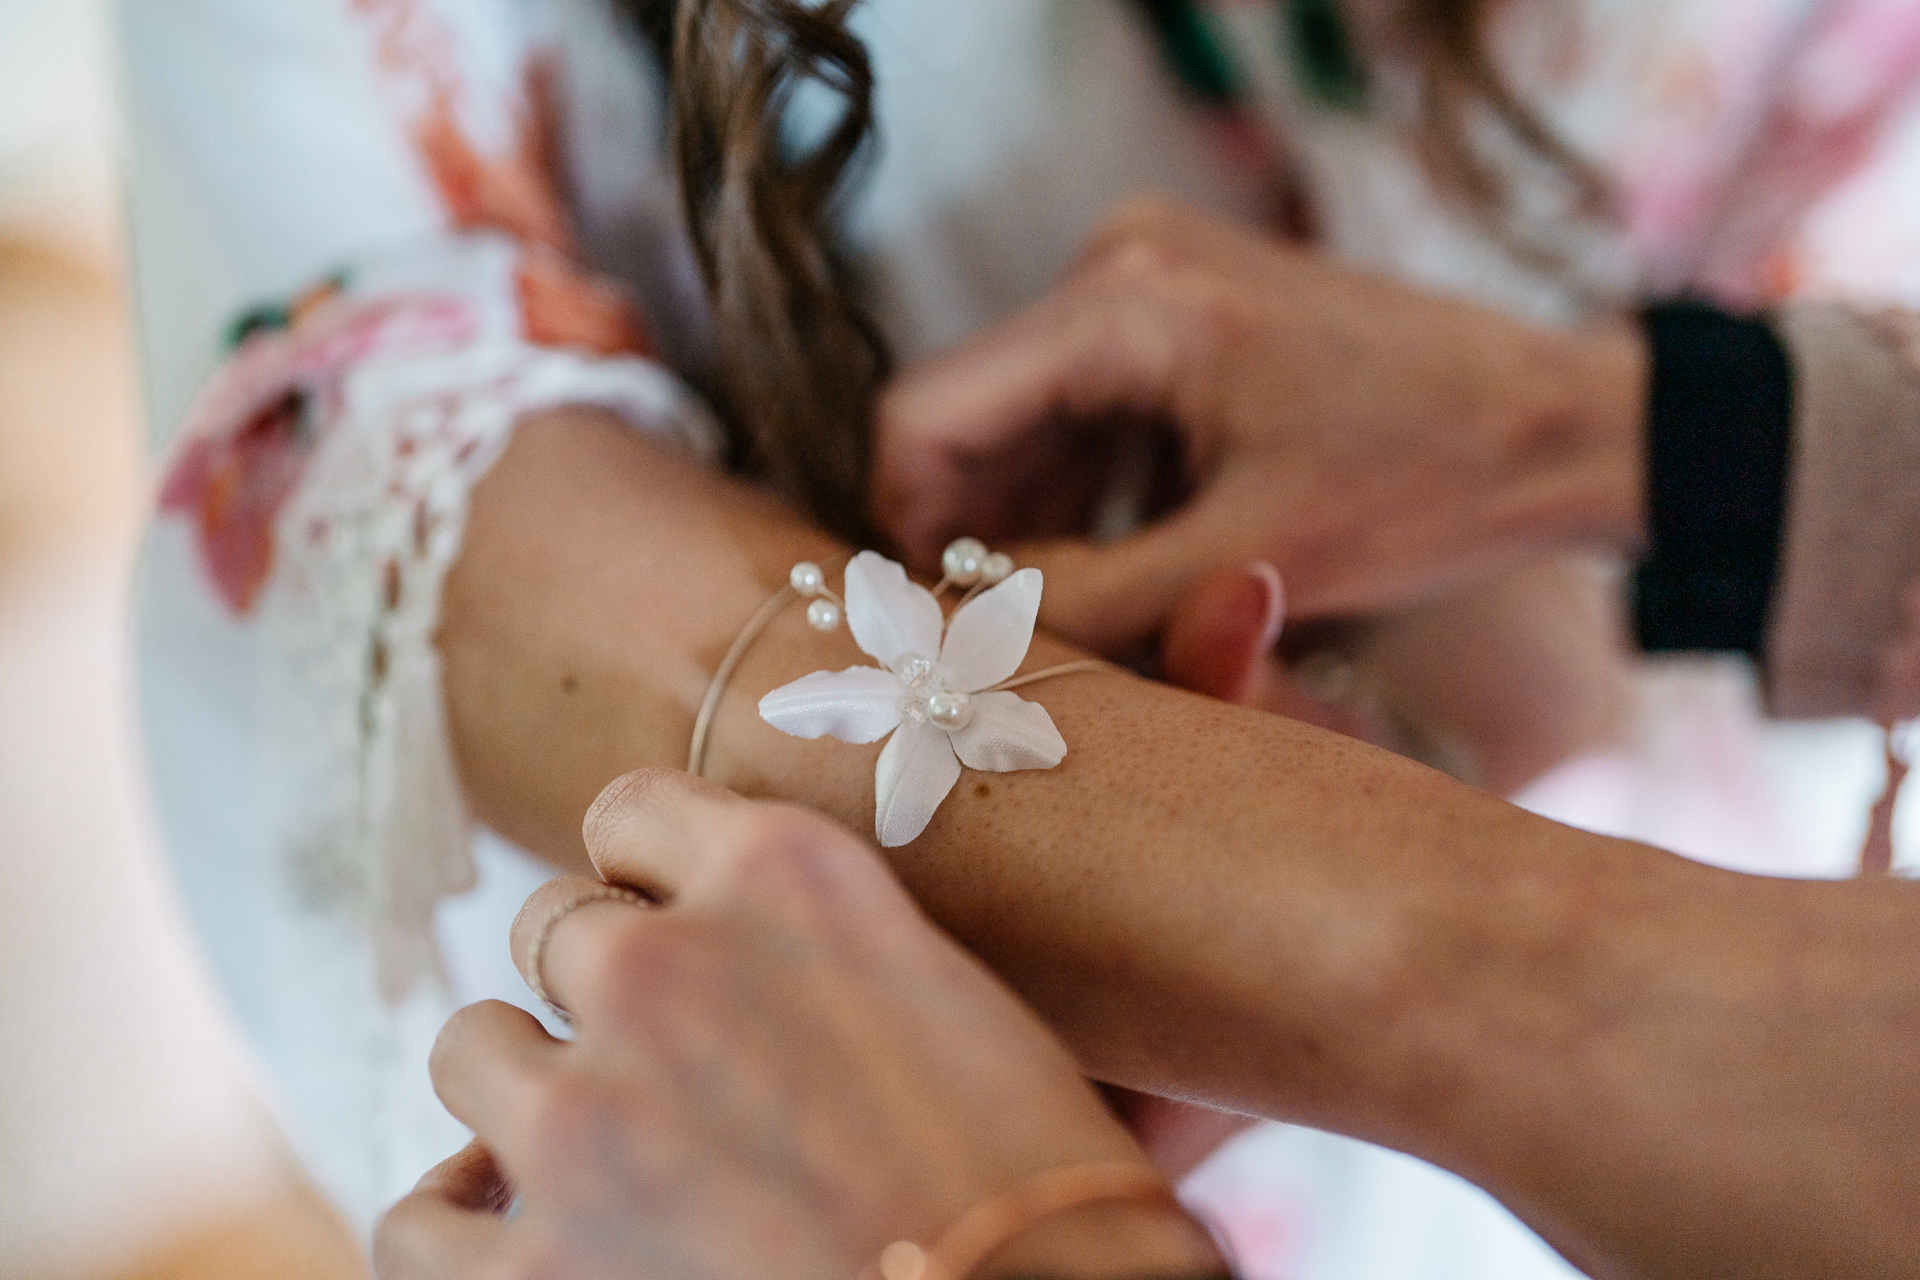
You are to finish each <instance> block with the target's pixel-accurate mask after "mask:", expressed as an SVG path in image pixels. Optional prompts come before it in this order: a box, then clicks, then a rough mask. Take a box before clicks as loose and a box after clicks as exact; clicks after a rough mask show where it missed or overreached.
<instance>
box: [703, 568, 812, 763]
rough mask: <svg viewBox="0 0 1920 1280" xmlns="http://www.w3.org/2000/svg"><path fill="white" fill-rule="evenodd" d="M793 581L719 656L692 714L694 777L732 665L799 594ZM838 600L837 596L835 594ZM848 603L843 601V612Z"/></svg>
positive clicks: (763, 606) (767, 602)
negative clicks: (703, 693)
mask: <svg viewBox="0 0 1920 1280" xmlns="http://www.w3.org/2000/svg"><path fill="white" fill-rule="evenodd" d="M799 595H800V593H799V592H798V591H795V590H794V589H793V587H792V585H791V584H789V585H787V586H783V587H781V588H780V589H779V590H778V591H776V592H774V593H773V594H772V595H770V596H768V597H767V598H766V600H765V601H764V602H762V604H761V605H760V607H759V608H758V609H756V610H754V613H753V616H752V617H751V618H748V619H747V625H746V626H744V627H742V628H740V634H739V635H737V636H735V637H734V639H733V647H732V648H731V649H728V650H727V656H726V657H724V658H722V659H720V665H719V666H718V667H717V668H715V670H714V673H713V679H712V680H711V681H709V682H708V684H707V696H706V697H704V698H702V699H701V700H700V714H699V715H697V716H695V717H694V718H693V745H692V746H691V747H690V748H689V749H688V751H687V772H688V773H690V774H692V775H693V776H694V777H696V778H698V777H702V776H704V774H703V772H702V771H703V770H704V769H705V768H706V764H707V731H708V730H709V729H710V728H712V727H713V712H714V708H715V707H718V706H719V705H720V695H721V694H722V693H724V692H725V691H726V688H727V680H728V679H729V678H730V677H731V676H732V675H733V669H734V668H735V667H737V666H739V665H740V659H741V658H742V657H744V656H745V655H746V652H747V647H748V646H749V645H751V644H752V643H753V642H754V641H755V640H757V639H759V638H760V633H761V632H762V631H765V630H766V629H767V624H768V623H769V622H772V621H773V619H774V616H775V615H776V614H778V613H779V612H780V610H781V609H782V608H784V607H785V606H786V603H787V601H789V600H794V599H798V598H799ZM835 602H836V603H838V600H837V598H836V601H835ZM845 611H846V606H845V605H841V612H843V613H844V612H845Z"/></svg>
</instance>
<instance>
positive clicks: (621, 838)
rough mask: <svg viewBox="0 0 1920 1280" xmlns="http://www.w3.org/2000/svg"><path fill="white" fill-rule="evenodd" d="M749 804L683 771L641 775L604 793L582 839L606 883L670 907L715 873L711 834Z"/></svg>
mask: <svg viewBox="0 0 1920 1280" xmlns="http://www.w3.org/2000/svg"><path fill="white" fill-rule="evenodd" d="M746 803H747V802H746V801H744V800H742V799H741V798H740V797H739V796H737V795H735V794H734V793H733V792H731V791H729V790H727V789H726V788H725V787H723V786H721V785H719V784H718V783H715V782H709V781H707V780H706V779H705V778H696V777H694V776H693V775H692V774H690V773H682V772H681V771H680V770H678V769H636V770H634V771H633V772H632V773H629V774H626V775H625V776H624V777H620V778H617V779H615V780H614V781H613V782H612V783H611V784H610V785H609V786H608V787H607V788H606V790H604V791H602V792H601V793H600V795H599V798H598V799H596V800H595V801H594V802H593V807H592V808H590V809H588V810H587V820H586V822H585V824H584V825H583V826H582V828H581V834H582V835H583V836H584V837H585V838H586V844H587V856H588V857H589V858H591V859H592V860H593V865H594V869H595V870H596V871H598V872H599V873H600V874H601V875H602V876H603V877H604V878H605V879H606V881H607V883H609V884H617V885H624V886H626V887H628V888H630V889H638V890H640V891H641V892H642V893H645V894H647V895H648V896H650V897H652V898H655V899H657V900H659V901H661V902H672V901H673V900H674V899H675V898H676V897H678V896H680V894H682V893H684V892H685V891H686V888H687V885H688V883H689V882H690V881H692V880H693V879H695V878H696V877H698V876H699V875H700V874H701V873H702V872H703V871H704V870H706V869H707V868H708V867H709V866H710V865H711V859H712V855H713V853H714V851H715V843H714V840H713V839H712V837H713V835H714V833H715V832H716V831H717V830H718V829H720V828H721V827H722V826H724V825H725V823H724V820H725V819H726V818H727V817H729V816H731V815H734V814H737V813H738V812H739V811H740V810H741V808H742V807H743V806H745V805H746Z"/></svg>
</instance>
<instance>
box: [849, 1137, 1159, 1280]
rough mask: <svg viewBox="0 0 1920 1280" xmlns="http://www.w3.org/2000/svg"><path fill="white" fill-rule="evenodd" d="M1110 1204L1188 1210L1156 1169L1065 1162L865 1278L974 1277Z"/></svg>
mask: <svg viewBox="0 0 1920 1280" xmlns="http://www.w3.org/2000/svg"><path fill="white" fill-rule="evenodd" d="M1103 1201H1132V1202H1135V1203H1138V1204H1142V1205H1146V1206H1149V1207H1153V1208H1160V1209H1171V1210H1173V1211H1175V1212H1178V1213H1182V1214H1184V1213H1185V1210H1184V1209H1183V1208H1182V1207H1181V1205H1180V1201H1179V1199H1178V1198H1177V1197H1176V1196H1175V1195H1174V1193H1173V1188H1172V1187H1170V1186H1168V1185H1167V1182H1166V1179H1164V1178H1162V1177H1161V1176H1160V1174H1159V1173H1158V1172H1157V1171H1156V1170H1155V1169H1153V1167H1152V1166H1150V1165H1145V1164H1140V1163H1137V1162H1133V1161H1123V1160H1102V1161H1095V1162H1091V1163H1087V1164H1073V1165H1065V1166H1062V1167H1060V1168H1057V1169H1049V1170H1047V1171H1046V1172H1045V1173H1042V1174H1040V1175H1039V1176H1037V1177H1035V1178H1032V1179H1030V1180H1029V1181H1027V1182H1024V1183H1022V1184H1020V1185H1019V1186H1016V1187H1013V1188H1012V1189H1010V1190H1007V1191H1003V1192H1000V1193H999V1194H998V1195H994V1196H990V1197H988V1198H987V1199H985V1200H982V1201H980V1202H979V1203H978V1204H975V1205H973V1206H972V1207H971V1208H969V1209H967V1210H966V1211H965V1212H964V1213H962V1214H961V1215H960V1216H959V1217H958V1218H956V1219H954V1222H953V1225H952V1226H950V1227H948V1228H947V1230H946V1233H945V1234H944V1235H942V1236H941V1237H940V1239H939V1242H938V1243H937V1244H935V1245H933V1246H932V1247H931V1248H929V1247H925V1246H922V1245H919V1244H916V1243H914V1242H913V1241H911V1240H896V1241H894V1242H893V1243H892V1244H890V1245H888V1246H887V1247H886V1248H885V1249H882V1250H881V1251H880V1256H879V1257H878V1258H877V1259H875V1260H874V1261H873V1262H872V1263H871V1264H869V1265H868V1266H867V1268H866V1269H865V1270H864V1271H863V1272H862V1273H861V1277H860V1280H968V1277H970V1276H972V1275H973V1274H974V1272H975V1271H976V1270H978V1269H979V1267H980V1265H981V1264H982V1263H984V1262H986V1261H987V1260H988V1259H989V1258H991V1257H992V1256H993V1255H994V1254H996V1253H998V1252H999V1251H1000V1250H1001V1249H1002V1248H1004V1247H1006V1246H1007V1245H1008V1244H1011V1243H1012V1242H1013V1240H1014V1239H1015V1238H1016V1237H1018V1236H1020V1235H1022V1234H1024V1233H1025V1232H1026V1231H1027V1230H1029V1229H1030V1228H1032V1227H1034V1226H1035V1225H1037V1224H1038V1223H1040V1222H1042V1221H1044V1220H1045V1219H1047V1218H1051V1217H1053V1216H1054V1215H1055V1214H1059V1213H1065V1212H1067V1211H1068V1210H1070V1209H1078V1208H1081V1207H1083V1206H1085V1205H1089V1204H1099V1203H1101V1202H1103Z"/></svg>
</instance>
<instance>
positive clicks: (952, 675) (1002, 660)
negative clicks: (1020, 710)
mask: <svg viewBox="0 0 1920 1280" xmlns="http://www.w3.org/2000/svg"><path fill="white" fill-rule="evenodd" d="M1040 585H1041V582H1040V571H1039V570H1038V569H1022V570H1020V572H1018V573H1016V574H1014V575H1013V576H1012V577H1010V578H1008V579H1007V580H1006V581H1005V582H1003V583H1001V584H1000V585H999V586H997V587H992V588H989V589H988V590H986V591H983V592H981V593H980V594H979V595H977V596H975V597H974V598H973V599H971V600H969V601H967V603H966V604H965V605H964V606H963V607H962V608H961V609H960V611H959V612H958V613H956V614H954V615H953V621H952V622H951V623H949V624H948V625H947V642H946V644H945V645H944V646H942V647H941V650H940V676H941V678H942V679H944V680H945V681H946V682H947V687H948V688H950V689H965V690H966V691H967V692H968V693H978V692H979V691H980V690H982V689H985V688H987V687H988V686H989V685H996V684H999V683H1000V682H1001V681H1002V680H1005V679H1006V678H1007V677H1008V676H1010V675H1012V674H1013V673H1014V672H1016V671H1018V670H1019V669H1020V663H1021V662H1022V661H1023V660H1025V658H1026V656H1027V646H1028V645H1030V644H1032V643H1033V620H1034V619H1035V618H1036V617H1038V616H1039V614H1040Z"/></svg>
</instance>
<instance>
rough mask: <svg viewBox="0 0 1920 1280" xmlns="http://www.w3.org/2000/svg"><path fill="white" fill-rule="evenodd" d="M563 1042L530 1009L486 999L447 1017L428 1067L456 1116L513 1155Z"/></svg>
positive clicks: (495, 1148)
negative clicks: (543, 1080)
mask: <svg viewBox="0 0 1920 1280" xmlns="http://www.w3.org/2000/svg"><path fill="white" fill-rule="evenodd" d="M562 1048H563V1046H562V1044H561V1042H560V1041H558V1040H555V1039H554V1038H553V1037H552V1036H549V1035H548V1034H547V1033H546V1030H545V1029H544V1028H543V1027H541V1025H540V1023H539V1021H538V1020H537V1019H536V1018H534V1016H533V1015H532V1014H530V1013H528V1012H527V1011H526V1010H524V1009H516V1008H514V1007H513V1006H512V1005H510V1004H506V1003H503V1002H502V1001H499V1000H484V1001H481V1002H480V1003H479V1004H472V1005H468V1006H467V1007H466V1008H464V1009H461V1010H459V1011H458V1012H456V1013H455V1014H454V1015H453V1016H452V1017H451V1018H449V1019H447V1025H446V1026H444V1027H442V1028H441V1029H440V1036H439V1038H438V1039H436V1040H435V1041H434V1044H433V1052H432V1054H431V1055H430V1056H429V1057H428V1059H427V1070H428V1072H429V1074H430V1075H431V1076H432V1077H433V1088H434V1092H435V1093H437V1094H439V1095H440V1101H441V1102H443V1103H445V1104H446V1108H447V1110H448V1111H450V1112H452V1113H453V1116H454V1118H455V1119H457V1120H459V1121H460V1123H462V1124H464V1125H466V1126H467V1127H468V1128H469V1129H472V1130H473V1131H474V1133H475V1134H476V1135H478V1137H479V1139H480V1140H481V1141H482V1142H484V1143H486V1144H487V1146H488V1147H489V1148H490V1149H491V1150H493V1151H497V1152H500V1153H501V1154H503V1155H504V1156H505V1157H507V1159H509V1160H511V1159H512V1158H513V1153H514V1152H515V1151H518V1150H520V1149H521V1142H522V1139H523V1136H524V1135H525V1134H526V1133H527V1131H528V1126H529V1123H530V1119H531V1112H532V1110H533V1108H534V1107H535V1106H536V1100H537V1097H538V1091H539V1084H540V1081H541V1080H542V1079H543V1078H544V1076H545V1075H546V1074H547V1073H548V1072H549V1071H551V1070H552V1068H553V1067H554V1065H555V1064H556V1063H557V1062H558V1059H559V1054H560V1053H561V1050H562Z"/></svg>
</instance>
